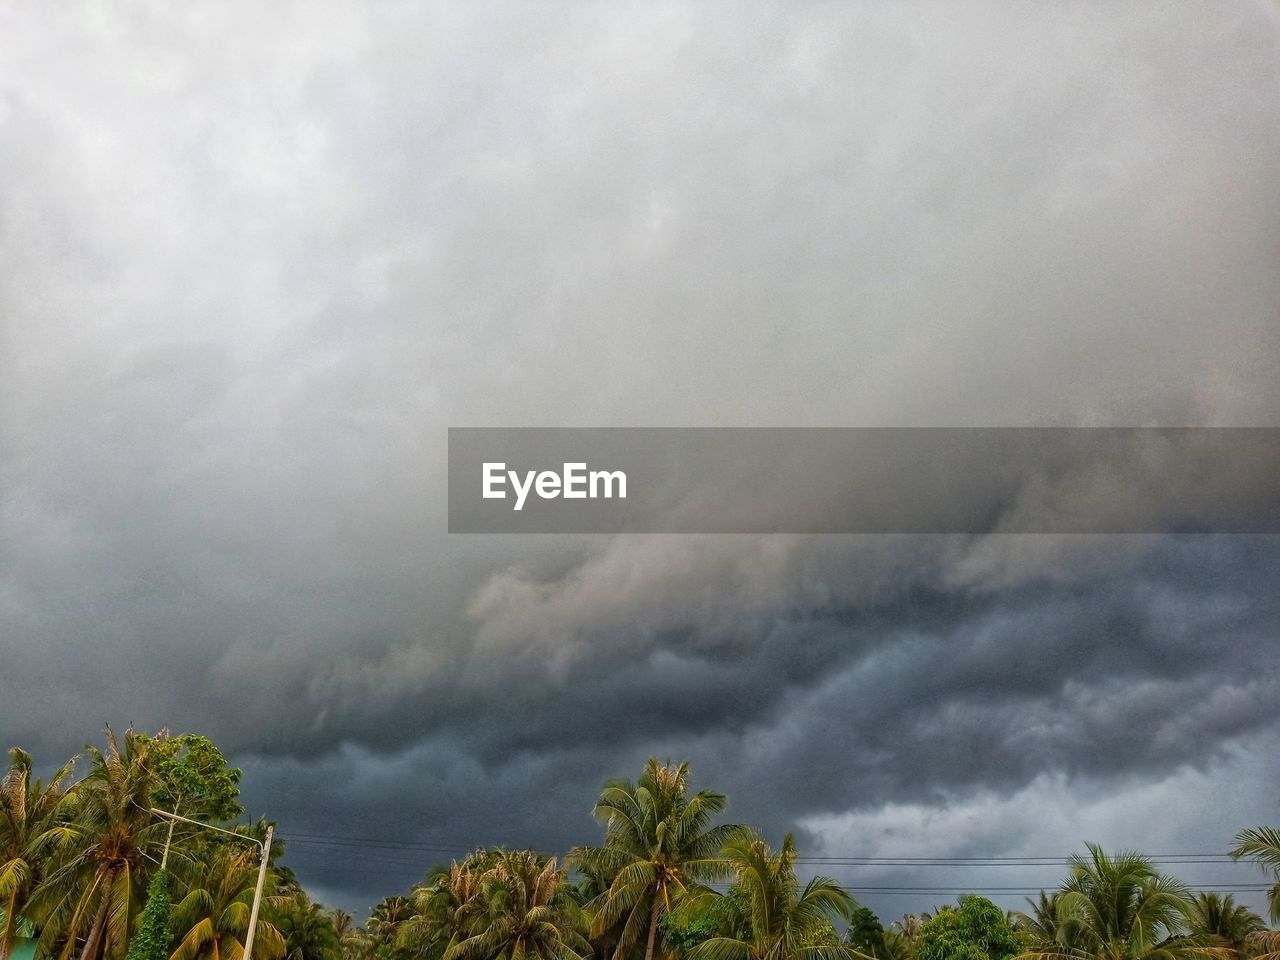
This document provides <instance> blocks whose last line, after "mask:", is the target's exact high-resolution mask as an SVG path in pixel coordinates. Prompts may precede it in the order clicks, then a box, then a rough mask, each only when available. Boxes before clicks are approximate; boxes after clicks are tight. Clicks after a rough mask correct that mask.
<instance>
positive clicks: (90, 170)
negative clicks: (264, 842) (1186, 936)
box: [0, 0, 1280, 919]
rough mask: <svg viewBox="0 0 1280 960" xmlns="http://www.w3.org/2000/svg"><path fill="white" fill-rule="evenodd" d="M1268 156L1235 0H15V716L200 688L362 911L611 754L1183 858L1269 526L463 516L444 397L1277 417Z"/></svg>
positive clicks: (1267, 59) (886, 835) (813, 822)
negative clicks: (761, 530)
mask: <svg viewBox="0 0 1280 960" xmlns="http://www.w3.org/2000/svg"><path fill="white" fill-rule="evenodd" d="M1278 184H1280V14H1278V12H1277V8H1276V7H1275V6H1274V5H1272V4H1270V3H1264V2H1245V0H1206V2H1203V3H1195V2H1185V3H1184V2H1177V3H1171V2H1169V0H1153V2H1148V3H1143V2H1136V0H1135V2H1124V3H1114V2H1097V3H1086V2H1073V3H1064V4H1052V5H1048V4H1014V3H994V2H993V3H976V2H946V3H943V2H936V3H919V4H904V3H888V2H885V3H863V4H835V3H832V4H817V3H812V4H795V3H778V4H708V3H687V4H662V3H648V2H646V3H636V4H624V3H608V4H606V3H596V4H576V5H572V4H561V5H552V4H547V5H537V4H527V3H510V4H483V3H471V2H467V3H461V2H459V3H454V4H448V5H427V4H421V5H418V4H398V3H385V4H368V5H365V4H357V3H345V4H335V3H314V2H313V3H306V4H303V3H296V4H291V3H271V4H264V3H251V2H246V3H220V4H182V5H173V4H168V3H160V2H155V3H118V4H83V5H77V4H65V5H64V4H58V5H50V4H38V3H34V2H32V3H22V2H18V3H11V4H5V5H4V6H3V7H0V733H2V734H3V736H2V737H0V739H2V740H3V741H4V743H3V746H8V745H9V744H10V743H20V744H22V745H24V746H25V747H27V748H29V749H31V750H33V751H34V752H36V754H37V755H38V758H39V760H40V761H41V762H43V763H46V764H49V763H52V762H53V761H55V760H59V759H61V758H62V757H63V756H64V755H67V754H69V753H71V752H73V751H75V750H77V749H79V748H80V747H81V746H82V745H83V743H84V742H85V741H86V740H87V739H95V740H100V739H101V737H100V733H99V732H100V730H101V727H102V724H103V723H104V722H108V721H109V722H111V723H113V724H115V725H117V726H124V725H126V724H128V723H130V722H132V723H134V724H136V725H137V726H139V727H141V728H146V729H154V728H156V727H159V726H161V725H167V726H169V727H170V728H172V729H174V730H197V731H201V732H204V733H207V734H209V735H210V736H212V737H214V738H215V739H216V740H217V741H218V743H219V744H221V745H222V746H223V747H224V748H225V750H226V751H227V752H228V754H229V755H230V756H231V757H232V758H233V759H234V760H235V761H236V762H237V763H239V764H241V765H242V766H244V767H245V769H246V777H245V790H244V793H245V797H246V800H247V802H248V804H249V806H250V807H251V809H252V811H253V812H254V813H255V814H258V813H262V814H266V815H269V816H271V817H272V818H275V819H276V820H278V821H279V823H280V825H281V829H282V831H283V833H284V836H285V838H286V839H290V838H292V840H291V842H290V847H289V855H288V862H289V863H291V864H292V865H294V866H295V867H296V868H297V869H298V870H299V873H300V874H301V877H302V879H303V880H304V882H305V883H306V884H307V885H308V886H309V887H311V888H312V889H313V890H314V891H315V892H316V893H317V894H318V895H319V896H320V897H321V898H322V899H325V900H326V901H327V902H330V903H337V904H341V905H343V906H346V907H348V908H350V909H354V910H355V911H357V912H358V913H359V914H361V915H362V914H363V911H364V910H365V909H367V907H368V906H369V905H370V904H372V903H373V902H375V901H376V900H377V899H378V898H380V897H381V896H383V895H385V894H389V893H393V892H397V891H398V890H402V889H403V888H405V887H406V886H407V885H408V884H409V883H410V882H411V881H413V880H415V879H418V878H419V877H420V876H421V875H422V874H423V872H424V870H425V868H426V867H427V865H428V864H429V863H431V862H433V861H436V860H438V859H441V858H442V857H444V856H447V855H448V854H449V853H460V852H462V851H464V850H466V849H467V848H469V847H474V846H475V845H478V844H486V843H498V842H502V843H507V844H533V845H538V846H540V847H543V848H546V849H549V850H554V851H564V850H565V849H567V847H568V846H569V845H571V844H573V843H576V842H589V841H591V840H592V839H594V838H596V837H597V836H598V835H599V834H598V830H597V828H596V827H595V825H594V823H593V821H592V820H591V819H590V816H589V811H590V807H591V804H592V801H593V799H594V796H595V793H596V791H597V789H598V787H599V785H600V783H601V781H603V780H604V779H605V778H606V777H609V776H614V775H623V774H630V775H634V774H636V773H638V772H639V769H640V767H641V765H642V764H643V762H644V759H645V758H646V757H647V756H649V755H650V754H657V755H659V756H662V757H674V758H688V759H690V760H691V761H692V763H693V767H694V775H695V779H696V782H697V785H699V786H704V785H705V786H712V787H715V788H719V789H721V790H724V791H726V792H727V793H729V795H730V798H731V802H732V805H731V812H732V814H733V816H734V817H735V818H736V819H741V820H746V821H748V822H750V823H753V824H757V825H759V826H760V827H761V828H763V829H764V830H765V831H766V832H767V833H768V836H769V837H770V839H771V840H772V841H773V842H778V841H779V840H780V839H781V836H782V834H783V832H784V831H786V830H794V831H797V833H798V836H799V838H800V841H801V845H802V847H803V852H804V853H808V854H813V855H822V854H826V855H879V856H899V855H903V856H920V855H942V856H946V855H952V856H957V855H978V856H1010V855H1017V854H1033V855H1056V854H1062V853H1066V852H1069V851H1072V850H1078V849H1080V847H1081V844H1082V842H1083V841H1084V840H1097V841H1100V842H1104V843H1106V844H1110V845H1126V846H1136V847H1139V848H1141V849H1144V850H1146V851H1148V852H1152V853H1186V852H1203V851H1221V850H1223V849H1225V848H1226V847H1227V846H1228V844H1229V842H1230V840H1231V837H1232V836H1233V835H1234V834H1235V833H1236V831H1238V830H1239V829H1240V828H1242V827H1245V826H1251V825H1254V824H1256V823H1268V822H1269V823H1276V822H1277V821H1280V774H1278V772H1277V769H1276V766H1275V751H1274V744H1275V742H1276V736H1277V734H1278V733H1280V676H1278V675H1277V671H1276V669H1275V663H1276V656H1275V651H1276V641H1277V631H1278V630H1280V540H1277V538H1275V537H1256V538H1247V537H1182V538H1162V537H1145V538H1137V537H1129V538H1120V537H1075V538H1072V537H1033V536H1005V537H987V538H962V537H955V538H928V537H903V538H891V537H886V538H872V537H811V538H803V537H781V536H778V537H723V538H717V537H694V536H690V537H665V536H664V537H619V538H604V537H577V538H571V537H540V536H525V537H518V536H513V537H497V536H492V537H463V536H453V537H450V536H449V535H447V534H446V533H445V532H444V528H445V515H444V511H445V485H444V467H445V464H444V454H445V437H446V434H445V430H446V428H447V427H448V426H451V425H452V426H464V425H470V426H487V425H502V426H535V425H548V426H552V425H554V426H576V425H645V426H657V425H681V426H685V425H692V426H700V425H708V426H773V425H796V426H817V425H839V426H857V425H892V426H912V425H1013V424H1022V425H1118V426H1137V425H1179V426H1181V425H1236V426H1251V425H1259V426H1280V323H1278V322H1277V317H1278V316H1280V270H1277V269H1276V267H1277V264H1280V189H1278V186H1277V185H1278ZM322 837H325V838H330V841H331V842H329V843H327V844H326V843H322V842H316V839H317V838H322ZM332 838H373V839H375V840H377V841H378V842H379V844H380V845H379V846H370V845H367V844H366V845H364V846H360V845H356V844H354V843H350V842H346V841H339V842H333V840H332ZM395 842H401V843H403V844H408V845H401V846H397V845H396V843H395ZM1177 869H1178V870H1179V871H1180V872H1181V874H1182V876H1183V877H1184V878H1185V879H1187V880H1189V881H1192V882H1220V881H1226V882H1242V883H1248V882H1254V881H1258V880H1260V879H1261V878H1260V875H1259V874H1258V873H1256V872H1255V871H1254V870H1253V869H1252V868H1251V867H1246V866H1236V867H1233V866H1226V867H1218V868H1209V867H1191V866H1184V867H1178V868H1177ZM832 872H834V873H835V874H836V875H837V876H838V877H839V878H840V879H841V881H842V882H845V883H849V884H867V883H875V882H884V883H891V882H892V883H893V884H895V885H925V884H927V885H934V886H948V887H950V886H963V887H986V886H1011V885H1022V884H1027V885H1040V884H1045V885H1051V884H1053V883H1054V882H1055V881H1056V880H1057V878H1058V876H1059V871H1057V870H1054V869H1050V870H1044V869H1033V870H1024V871H1012V870H1001V869H995V868H990V869H985V870H977V869H957V868H931V869H928V870H924V869H922V870H910V871H909V870H889V871H882V872H877V871H872V870H869V869H867V868H832ZM864 899H865V900H866V902H867V903H868V904H869V905H870V906H872V907H873V908H874V909H876V910H878V911H880V912H881V913H882V914H884V915H885V916H886V919H888V918H889V917H892V916H894V915H898V914H900V913H901V912H902V911H904V910H906V909H922V908H928V907H930V906H932V905H933V904H934V903H936V902H941V901H944V900H946V899H947V898H946V897H945V896H933V895H901V896H893V897H885V896H867V897H864ZM1247 899H1248V900H1249V901H1250V902H1252V903H1254V904H1255V905H1257V904H1259V903H1260V897H1258V896H1257V895H1250V896H1249V897H1248V898H1247ZM1018 901H1019V898H1017V897H1010V898H1004V899H1003V900H1002V901H1001V902H1005V903H1008V904H1009V905H1015V904H1016V903H1017V902H1018Z"/></svg>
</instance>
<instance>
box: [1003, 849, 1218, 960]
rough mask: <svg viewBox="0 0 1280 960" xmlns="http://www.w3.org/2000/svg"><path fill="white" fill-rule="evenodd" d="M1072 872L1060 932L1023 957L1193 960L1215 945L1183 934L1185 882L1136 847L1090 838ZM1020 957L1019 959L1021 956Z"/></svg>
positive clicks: (1060, 900) (1060, 903) (1061, 900)
mask: <svg viewBox="0 0 1280 960" xmlns="http://www.w3.org/2000/svg"><path fill="white" fill-rule="evenodd" d="M1070 863H1071V867H1072V875H1071V877H1070V878H1069V879H1068V880H1067V882H1066V883H1065V884H1063V887H1062V890H1061V891H1060V892H1059V893H1058V894H1057V916H1056V924H1057V926H1056V933H1055V938H1054V940H1053V941H1052V942H1049V943H1041V944H1035V945H1033V946H1032V948H1031V949H1029V950H1028V951H1027V952H1025V953H1023V954H1022V955H1021V958H1028V960H1032V958H1038V960H1062V958H1086V960H1192V958H1204V957H1208V956H1212V955H1213V954H1214V951H1213V950H1211V949H1206V947H1205V945H1204V944H1203V943H1201V942H1200V941H1198V940H1197V939H1195V938H1192V937H1187V936H1185V935H1184V934H1183V929H1184V924H1185V918H1186V914H1187V911H1188V910H1189V909H1190V897H1189V896H1188V894H1187V890H1186V888H1185V887H1184V886H1183V885H1182V884H1181V883H1180V882H1179V881H1177V880H1175V879H1173V878H1172V877H1168V876H1165V875H1163V874H1161V873H1158V872H1157V871H1156V869H1155V868H1154V867H1153V866H1152V865H1151V862H1150V861H1149V860H1147V859H1146V858H1144V857H1141V856H1139V855H1138V854H1136V853H1120V854H1118V855H1116V856H1114V857H1113V856H1108V855H1107V854H1106V853H1104V852H1103V850H1102V848H1101V847H1098V846H1095V845H1093V844H1089V856H1087V857H1082V856H1074V857H1072V858H1071V861H1070ZM1021 958H1020V960H1021Z"/></svg>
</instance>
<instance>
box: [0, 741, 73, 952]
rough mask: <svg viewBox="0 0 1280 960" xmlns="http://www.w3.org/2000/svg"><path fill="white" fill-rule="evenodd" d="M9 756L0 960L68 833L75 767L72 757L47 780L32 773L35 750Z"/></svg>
mask: <svg viewBox="0 0 1280 960" xmlns="http://www.w3.org/2000/svg"><path fill="white" fill-rule="evenodd" d="M9 757H10V764H9V772H8V774H6V776H5V777H4V779H3V780H0V960H8V957H9V953H10V951H11V950H12V949H13V942H14V940H15V939H16V938H17V936H18V932H19V930H20V929H21V927H22V925H23V923H24V916H23V914H24V911H25V910H26V907H27V900H28V898H29V897H30V896H31V894H32V892H33V891H34V890H35V889H36V887H37V885H38V884H39V883H40V881H41V879H42V878H43V876H44V872H45V868H46V866H47V865H48V863H49V858H50V854H51V852H52V850H53V848H54V846H55V845H56V844H57V842H58V840H59V839H60V838H62V837H63V836H64V834H65V827H64V826H63V824H62V815H63V813H64V812H65V806H66V804H65V802H64V801H65V800H66V797H67V791H68V789H69V787H70V778H71V767H72V763H71V762H68V763H67V764H66V765H65V766H63V767H62V768H61V769H59V770H58V771H57V772H56V773H54V775H53V776H52V777H50V778H49V782H48V783H44V782H42V781H40V780H39V779H34V780H33V779H32V777H31V768H32V761H31V754H29V753H27V752H26V751H25V750H21V749H19V748H17V747H14V748H13V749H12V750H10V751H9Z"/></svg>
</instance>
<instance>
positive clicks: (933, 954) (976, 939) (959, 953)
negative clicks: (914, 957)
mask: <svg viewBox="0 0 1280 960" xmlns="http://www.w3.org/2000/svg"><path fill="white" fill-rule="evenodd" d="M1019 952H1020V948H1019V944H1018V938H1017V936H1016V934H1015V933H1014V931H1013V927H1012V926H1011V925H1010V924H1009V920H1008V918H1007V917H1006V916H1005V913H1004V911H1003V910H1001V909H1000V908H999V907H997V906H996V905H995V904H994V903H992V902H991V901H990V900H987V899H986V898H985V897H975V896H967V897H961V898H960V902H959V905H958V906H956V907H943V908H942V909H941V910H939V911H938V913H937V914H936V915H935V916H934V917H933V919H931V920H929V921H928V922H926V923H925V924H924V926H923V927H921V929H920V948H919V956H920V960H1008V958H1010V957H1013V956H1014V955H1016V954H1018V953H1019Z"/></svg>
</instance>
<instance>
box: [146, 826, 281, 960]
mask: <svg viewBox="0 0 1280 960" xmlns="http://www.w3.org/2000/svg"><path fill="white" fill-rule="evenodd" d="M174 872H175V875H176V876H177V878H178V881H179V890H178V892H179V898H178V901H177V903H176V905H175V906H174V908H173V929H174V935H175V937H176V938H177V941H178V945H177V947H175V948H174V951H173V955H172V956H171V958H170V960H239V958H240V957H242V956H243V955H244V938H245V934H246V933H247V932H248V930H249V914H250V911H251V909H252V906H253V895H254V889H255V887H256V885H257V880H258V857H257V850H256V849H255V848H253V847H247V846H245V847H241V846H238V845H236V844H233V843H225V842H216V843H211V844H209V845H208V846H206V847H205V848H204V849H203V850H202V851H201V853H200V854H199V855H198V856H195V857H192V858H190V859H189V860H187V861H186V862H184V863H180V864H179V865H178V867H177V869H176V870H175V871H174ZM267 882H268V884H269V887H268V888H267V890H265V891H264V893H265V900H264V902H265V903H266V904H267V906H268V908H270V907H273V906H280V905H281V904H282V903H283V902H285V901H287V900H288V899H289V898H288V897H284V896H281V895H280V893H279V891H278V889H277V885H276V881H275V876H274V874H273V873H271V872H268V874H267ZM253 954H254V957H255V958H258V960H278V958H280V957H283V956H284V954H285V941H284V937H283V936H282V935H281V933H280V930H279V928H277V927H276V925H275V924H273V923H271V922H269V921H267V920H266V919H264V918H261V917H260V918H259V919H258V925H257V927H256V928H255V931H254V950H253Z"/></svg>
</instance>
